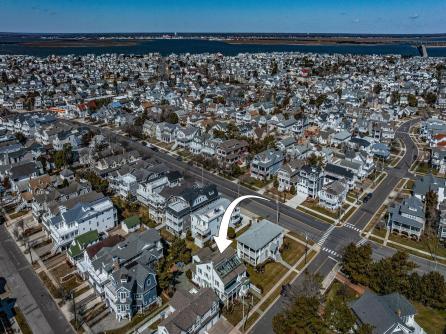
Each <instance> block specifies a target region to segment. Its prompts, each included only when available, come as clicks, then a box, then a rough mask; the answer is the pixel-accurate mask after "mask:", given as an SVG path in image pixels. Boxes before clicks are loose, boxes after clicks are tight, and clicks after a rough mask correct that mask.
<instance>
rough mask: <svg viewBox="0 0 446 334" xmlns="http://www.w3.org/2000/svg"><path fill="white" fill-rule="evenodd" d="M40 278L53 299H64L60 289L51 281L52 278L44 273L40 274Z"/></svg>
mask: <svg viewBox="0 0 446 334" xmlns="http://www.w3.org/2000/svg"><path fill="white" fill-rule="evenodd" d="M39 277H40V279H41V280H42V282H43V284H44V285H45V286H46V288H47V289H48V291H49V292H50V293H51V295H52V296H53V298H61V297H62V294H61V291H60V289H59V288H58V287H56V286H55V285H54V284H53V282H52V281H51V280H50V278H49V277H48V276H47V274H46V273H45V272H44V271H42V272H40V273H39Z"/></svg>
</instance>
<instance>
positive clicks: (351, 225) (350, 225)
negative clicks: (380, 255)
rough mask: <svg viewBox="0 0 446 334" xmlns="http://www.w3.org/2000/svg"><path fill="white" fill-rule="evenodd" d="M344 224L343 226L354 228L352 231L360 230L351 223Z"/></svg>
mask: <svg viewBox="0 0 446 334" xmlns="http://www.w3.org/2000/svg"><path fill="white" fill-rule="evenodd" d="M344 226H345V227H348V228H349V229H352V230H354V231H356V232H361V229H360V228H358V227H356V226H355V225H353V224H350V223H346V224H345V225H344Z"/></svg>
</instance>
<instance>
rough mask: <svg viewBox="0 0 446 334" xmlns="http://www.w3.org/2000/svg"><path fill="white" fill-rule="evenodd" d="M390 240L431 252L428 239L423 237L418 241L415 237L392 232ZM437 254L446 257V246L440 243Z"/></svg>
mask: <svg viewBox="0 0 446 334" xmlns="http://www.w3.org/2000/svg"><path fill="white" fill-rule="evenodd" d="M389 240H392V241H395V242H398V243H400V244H402V245H405V246H409V247H413V248H416V249H419V250H422V251H425V252H428V253H429V254H430V251H429V247H428V245H427V244H426V241H425V240H423V239H421V240H420V241H416V240H413V239H409V238H405V237H403V236H399V235H395V234H393V233H391V234H390V236H389ZM435 254H436V255H439V256H443V257H446V248H445V247H443V246H442V245H438V247H437V249H436V252H435Z"/></svg>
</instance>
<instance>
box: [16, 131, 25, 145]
mask: <svg viewBox="0 0 446 334" xmlns="http://www.w3.org/2000/svg"><path fill="white" fill-rule="evenodd" d="M15 138H16V139H17V140H18V141H19V143H20V144H22V145H25V144H26V136H25V135H24V134H23V133H21V132H16V134H15Z"/></svg>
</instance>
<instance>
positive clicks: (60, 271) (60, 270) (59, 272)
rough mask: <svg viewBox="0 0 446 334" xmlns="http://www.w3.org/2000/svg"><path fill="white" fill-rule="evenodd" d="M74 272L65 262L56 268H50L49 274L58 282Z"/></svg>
mask: <svg viewBox="0 0 446 334" xmlns="http://www.w3.org/2000/svg"><path fill="white" fill-rule="evenodd" d="M73 271H74V268H73V267H72V266H70V265H69V264H68V263H67V262H63V263H62V264H60V265H58V266H57V267H54V268H51V269H50V273H51V274H52V275H53V277H54V278H55V279H56V280H58V281H60V279H61V278H62V277H64V276H66V275H68V274H69V273H72V272H73Z"/></svg>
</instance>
